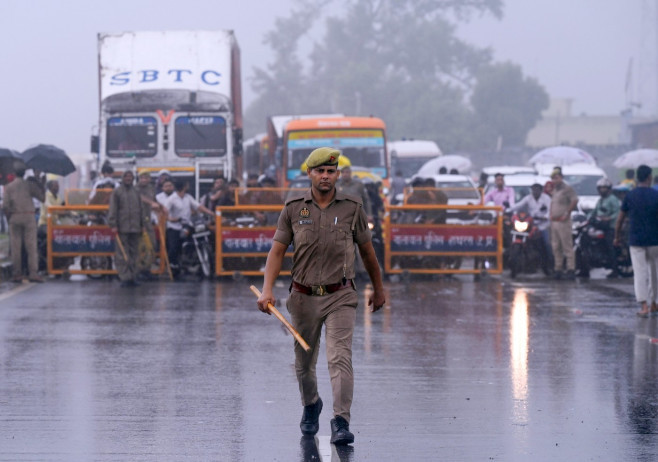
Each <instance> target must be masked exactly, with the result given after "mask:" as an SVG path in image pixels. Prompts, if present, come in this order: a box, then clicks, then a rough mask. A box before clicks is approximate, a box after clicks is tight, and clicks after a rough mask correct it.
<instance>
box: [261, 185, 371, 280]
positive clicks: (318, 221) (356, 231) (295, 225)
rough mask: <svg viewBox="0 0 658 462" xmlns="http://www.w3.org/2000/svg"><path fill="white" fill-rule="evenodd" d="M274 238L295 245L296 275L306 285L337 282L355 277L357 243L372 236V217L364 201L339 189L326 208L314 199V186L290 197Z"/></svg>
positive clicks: (293, 274)
mask: <svg viewBox="0 0 658 462" xmlns="http://www.w3.org/2000/svg"><path fill="white" fill-rule="evenodd" d="M274 240H275V241H277V242H280V243H282V244H283V245H285V246H286V247H288V245H290V243H291V242H292V243H293V245H294V247H295V253H294V257H293V266H292V278H293V280H294V281H295V282H297V283H299V284H303V285H305V286H313V285H322V284H336V283H339V282H342V279H343V277H344V278H346V279H353V278H354V276H355V272H354V257H355V255H354V251H355V247H354V244H355V243H356V244H359V245H360V244H364V243H366V242H369V241H370V240H371V235H370V229H368V218H367V216H366V214H365V212H364V211H363V207H362V205H361V202H360V201H359V200H358V199H357V198H355V197H352V196H346V195H344V194H342V193H340V192H338V191H337V192H336V196H335V198H334V200H333V201H332V202H331V203H330V204H329V205H328V206H327V207H326V208H325V209H320V207H319V206H318V205H317V204H316V203H315V202H314V201H313V197H312V195H311V190H310V189H309V190H308V191H307V192H306V193H305V194H304V196H302V197H295V198H292V199H289V200H288V201H287V202H286V205H285V206H284V208H283V210H282V211H281V215H279V222H278V225H277V230H276V232H275V234H274Z"/></svg>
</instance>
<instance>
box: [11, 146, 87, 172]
mask: <svg viewBox="0 0 658 462" xmlns="http://www.w3.org/2000/svg"><path fill="white" fill-rule="evenodd" d="M21 157H22V158H23V160H24V161H25V165H27V166H28V168H33V169H37V170H41V171H42V172H46V173H54V174H55V175H61V176H66V175H68V174H69V173H73V172H75V165H73V162H72V161H71V159H70V158H69V156H67V155H66V153H65V152H64V151H63V150H62V149H60V148H58V147H56V146H53V145H52V144H39V145H38V146H34V147H32V148H30V149H28V150H27V151H23V154H21Z"/></svg>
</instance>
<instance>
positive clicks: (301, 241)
mask: <svg viewBox="0 0 658 462" xmlns="http://www.w3.org/2000/svg"><path fill="white" fill-rule="evenodd" d="M292 232H293V240H294V243H295V247H297V248H299V247H300V246H302V245H308V244H311V243H312V242H313V241H314V240H315V238H316V233H315V232H314V230H313V226H312V225H310V224H305V225H300V224H296V225H294V226H293V227H292Z"/></svg>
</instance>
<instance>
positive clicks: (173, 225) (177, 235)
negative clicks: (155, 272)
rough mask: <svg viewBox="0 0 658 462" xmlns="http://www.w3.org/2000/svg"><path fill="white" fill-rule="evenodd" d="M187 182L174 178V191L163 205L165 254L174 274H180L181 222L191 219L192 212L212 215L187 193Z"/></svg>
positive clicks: (187, 221)
mask: <svg viewBox="0 0 658 462" xmlns="http://www.w3.org/2000/svg"><path fill="white" fill-rule="evenodd" d="M187 188H188V184H187V183H186V182H185V181H182V180H176V182H175V183H174V189H175V190H176V192H174V193H173V194H171V195H170V196H169V197H168V198H167V199H166V201H165V203H164V207H165V208H166V210H167V214H168V216H167V236H166V239H167V255H168V256H169V263H170V265H171V270H172V273H174V276H178V275H179V274H180V251H181V246H182V244H183V241H182V239H181V231H182V230H183V224H184V223H189V222H190V221H192V213H193V212H195V213H196V212H203V213H205V214H208V215H210V216H211V217H212V216H214V214H213V212H212V211H210V210H209V209H208V208H206V207H204V206H203V205H202V204H199V202H197V200H196V199H194V198H193V197H192V196H190V195H189V194H187Z"/></svg>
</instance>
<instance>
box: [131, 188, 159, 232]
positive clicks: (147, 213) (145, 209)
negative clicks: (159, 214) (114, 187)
mask: <svg viewBox="0 0 658 462" xmlns="http://www.w3.org/2000/svg"><path fill="white" fill-rule="evenodd" d="M134 188H137V192H138V193H139V195H140V196H143V197H145V198H147V199H148V200H150V201H153V202H155V188H154V187H153V185H152V184H147V185H143V186H142V185H140V184H137V185H135V186H134ZM142 213H143V214H144V220H145V222H147V223H150V222H151V206H150V205H149V204H147V203H145V202H144V201H142Z"/></svg>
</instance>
